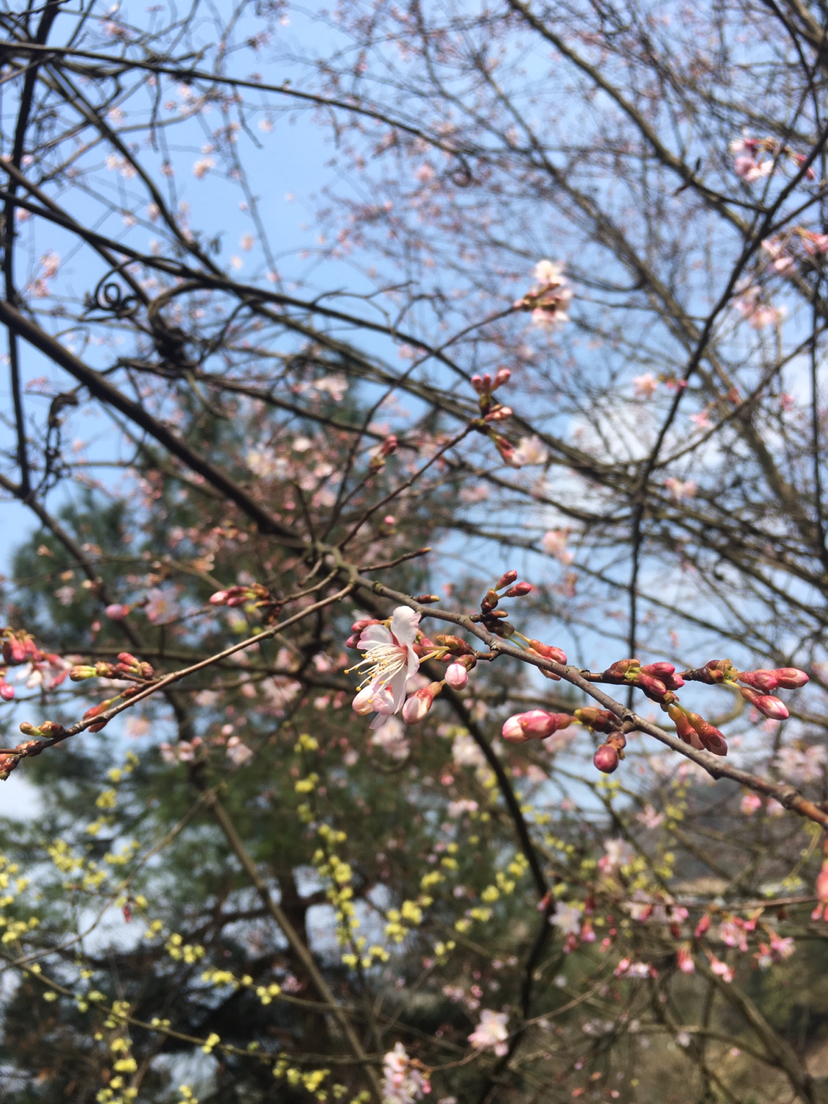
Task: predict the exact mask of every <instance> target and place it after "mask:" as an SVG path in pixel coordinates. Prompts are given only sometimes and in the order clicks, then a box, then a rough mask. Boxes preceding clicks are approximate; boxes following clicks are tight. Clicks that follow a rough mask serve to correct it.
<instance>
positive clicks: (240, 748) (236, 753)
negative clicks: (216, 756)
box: [227, 736, 253, 767]
mask: <svg viewBox="0 0 828 1104" xmlns="http://www.w3.org/2000/svg"><path fill="white" fill-rule="evenodd" d="M227 758H228V759H229V760H230V761H231V762H232V763H235V765H236V766H237V767H240V766H242V764H244V763H246V762H248V760H250V759H252V758H253V752H252V751H251V750H250V748H249V747H248V746H247V745H246V744H243V743H242V742H241V740H240V739H239V737H238V736H231V737H230V739H229V740H228V741H227Z"/></svg>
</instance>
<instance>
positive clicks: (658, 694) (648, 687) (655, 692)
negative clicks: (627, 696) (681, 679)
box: [635, 671, 667, 701]
mask: <svg viewBox="0 0 828 1104" xmlns="http://www.w3.org/2000/svg"><path fill="white" fill-rule="evenodd" d="M635 685H636V686H638V687H639V688H640V689H641V690H643V691H644V693H645V694H646V695H647V697H648V698H653V699H655V701H661V700H662V699H663V698H664V697H665V695H666V693H667V687H666V686H665V685H664V683H663V682H662V681H661V679H658V678H654V677H653V676H652V675H645V674H644V673H643V672H642V671H640V672H639V674H638V678H637V679H636V680H635Z"/></svg>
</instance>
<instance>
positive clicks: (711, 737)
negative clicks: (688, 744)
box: [687, 712, 727, 755]
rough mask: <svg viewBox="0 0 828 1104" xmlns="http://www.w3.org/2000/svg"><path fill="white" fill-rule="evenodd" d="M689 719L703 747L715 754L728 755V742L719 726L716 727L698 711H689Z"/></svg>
mask: <svg viewBox="0 0 828 1104" xmlns="http://www.w3.org/2000/svg"><path fill="white" fill-rule="evenodd" d="M687 720H688V721H689V722H690V724H691V725H692V727H693V730H694V732H695V733H696V735H697V736H698V738H699V740H701V744H702V747H703V748H704V749H705V750H706V751H710V752H712V753H713V754H714V755H727V742H726V740H725V738H724V736H722V734H721V732H719V730H718V728H714V727H713V725H712V724H710V722H709V721H706V720H705V719H704V717H700V716H699V715H698V713H689V712H688V713H687Z"/></svg>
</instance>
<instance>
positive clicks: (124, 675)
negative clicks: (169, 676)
mask: <svg viewBox="0 0 828 1104" xmlns="http://www.w3.org/2000/svg"><path fill="white" fill-rule="evenodd" d="M69 678H70V679H71V680H72V682H83V681H85V680H86V679H90V678H107V679H127V680H129V681H130V682H141V683H146V682H151V681H152V680H153V679H154V678H155V671H154V670H153V668H152V667H151V666H150V664H149V663H145V662H143V661H142V660H140V659H136V658H135V656H134V655H131V654H130V653H129V652H119V653H118V662H117V663H103V662H101V663H96V664H95V665H94V666H92V665H91V664H76V665H75V666H74V667H72V668H71V670H70V671H69Z"/></svg>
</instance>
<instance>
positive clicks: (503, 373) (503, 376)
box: [492, 368, 512, 391]
mask: <svg viewBox="0 0 828 1104" xmlns="http://www.w3.org/2000/svg"><path fill="white" fill-rule="evenodd" d="M511 378H512V373H511V372H510V371H509V369H508V368H499V369H498V372H497V375H496V376H495V378H494V382H493V383H492V391H497V389H498V387H503V385H504V384H506V383H508V382H509V380H510V379H511Z"/></svg>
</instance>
